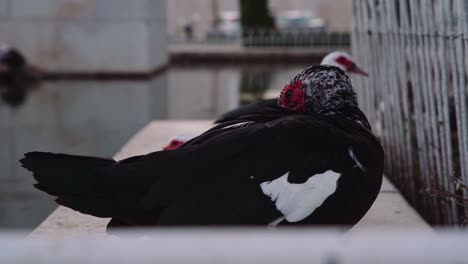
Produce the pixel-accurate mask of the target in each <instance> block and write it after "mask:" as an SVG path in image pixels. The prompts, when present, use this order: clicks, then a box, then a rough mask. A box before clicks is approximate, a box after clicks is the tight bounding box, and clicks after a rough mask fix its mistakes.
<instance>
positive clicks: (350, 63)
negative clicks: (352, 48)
mask: <svg viewBox="0 0 468 264" xmlns="http://www.w3.org/2000/svg"><path fill="white" fill-rule="evenodd" d="M320 64H321V65H331V66H335V67H338V68H340V69H341V70H343V71H344V72H346V73H354V74H360V75H364V76H368V74H367V72H365V71H364V70H362V69H361V68H360V67H359V66H358V65H357V64H356V62H355V61H354V59H353V57H351V55H349V54H348V53H347V52H344V51H334V52H331V53H329V54H328V55H327V56H325V57H324V58H323V59H322V62H321V63H320Z"/></svg>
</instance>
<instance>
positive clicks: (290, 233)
mask: <svg viewBox="0 0 468 264" xmlns="http://www.w3.org/2000/svg"><path fill="white" fill-rule="evenodd" d="M142 231H144V230H142ZM135 232H136V231H134V232H133V234H135ZM145 233H147V232H145ZM149 234H150V235H147V236H144V237H143V236H141V237H115V236H103V235H101V236H97V235H88V236H75V237H68V238H66V239H65V238H62V239H44V238H37V237H36V238H34V239H27V240H24V239H22V238H18V237H15V236H10V235H7V234H1V235H0V248H2V254H0V263H8V264H16V263H18V264H20V263H35V264H40V263H47V264H55V263H57V264H58V263H60V264H61V263H87V264H93V263H114V264H119V263H141V264H144V263H161V264H164V263H216V264H224V263H242V264H249V263H268V264H273V263H323V264H338V263H339V264H342V263H349V264H358V263H359V264H363V263H371V264H376V263H382V264H385V263H388V264H394V263H412V264H418V263H421V264H432V263H434V264H435V263H467V260H468V251H467V250H466V244H467V242H468V239H467V238H468V233H467V232H466V231H458V232H457V233H447V232H440V233H438V234H435V233H432V232H414V231H413V232H411V231H410V232H408V231H405V230H400V231H396V232H395V231H392V232H381V231H380V232H377V231H374V232H362V233H359V234H352V235H350V234H349V233H348V234H345V235H342V234H341V233H338V232H337V231H335V230H316V229H315V230H314V229H307V228H305V229H294V230H292V229H282V230H268V229H263V230H258V229H253V230H251V229H232V228H231V229H173V230H171V229H165V230H152V231H150V233H149Z"/></svg>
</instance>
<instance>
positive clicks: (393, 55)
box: [352, 0, 468, 224]
mask: <svg viewBox="0 0 468 264" xmlns="http://www.w3.org/2000/svg"><path fill="white" fill-rule="evenodd" d="M353 22H354V24H353V34H352V51H353V55H354V56H355V57H356V60H357V61H359V63H360V64H363V68H365V69H368V70H369V71H370V72H369V74H370V78H368V79H367V80H364V79H362V78H361V79H358V78H355V79H354V80H353V82H354V84H355V86H356V88H357V90H358V93H359V97H360V98H359V99H360V102H361V105H362V107H363V108H364V110H365V112H366V113H367V115H368V117H369V118H370V120H371V122H373V123H374V126H375V129H376V131H377V132H379V133H380V136H381V139H382V143H383V145H384V148H385V151H386V164H385V165H386V173H387V175H388V176H389V177H390V178H391V179H392V180H393V182H394V183H396V185H397V186H399V188H400V189H401V190H402V192H403V193H404V195H405V196H406V197H407V198H408V200H409V201H410V202H411V203H412V204H413V205H415V206H416V207H417V208H418V209H419V211H420V212H421V214H422V215H423V216H424V217H425V218H426V219H427V220H429V221H430V222H431V223H434V224H462V223H463V222H464V221H465V219H466V218H465V216H466V215H468V211H467V210H466V208H465V209H464V208H463V207H462V206H460V205H457V199H454V198H453V199H441V197H432V196H431V195H430V194H431V192H432V194H435V193H436V192H437V193H439V192H438V191H440V190H445V191H448V192H450V193H452V194H454V195H456V196H459V197H460V196H464V197H467V193H466V190H465V193H464V191H463V189H462V188H457V185H456V184H454V183H453V178H455V179H458V180H462V181H464V182H465V183H466V182H468V119H467V118H468V111H467V100H468V96H467V93H468V90H467V86H466V84H467V83H466V78H467V76H466V74H467V70H466V69H467V58H466V52H468V1H466V0H401V1H386V0H354V6H353ZM458 186H459V185H458ZM428 189H431V190H432V191H431V192H429V193H428V191H427V190H428Z"/></svg>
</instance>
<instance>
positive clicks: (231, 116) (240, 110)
mask: <svg viewBox="0 0 468 264" xmlns="http://www.w3.org/2000/svg"><path fill="white" fill-rule="evenodd" d="M276 105H278V98H274V99H261V100H258V101H255V102H253V103H250V104H246V105H242V106H239V107H237V108H234V109H232V110H230V111H228V112H226V113H224V114H222V115H221V117H219V118H218V119H216V120H215V124H219V123H224V122H229V121H233V120H237V119H239V118H241V117H243V116H246V115H250V114H253V113H256V112H259V111H261V110H263V109H265V108H268V107H274V106H276Z"/></svg>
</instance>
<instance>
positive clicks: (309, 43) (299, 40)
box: [170, 28, 351, 47]
mask: <svg viewBox="0 0 468 264" xmlns="http://www.w3.org/2000/svg"><path fill="white" fill-rule="evenodd" d="M238 34H239V35H237V34H236V35H228V34H224V33H210V34H207V36H206V37H205V38H198V39H197V38H193V39H187V37H185V36H180V35H179V36H171V38H170V41H171V43H174V44H178V43H184V44H185V43H192V44H204V43H209V44H239V45H240V44H242V45H243V46H246V47H315V46H333V47H349V46H350V45H351V35H350V33H349V32H331V31H314V30H308V29H282V30H275V29H265V28H258V29H248V30H244V31H243V32H242V33H241V32H239V33H238Z"/></svg>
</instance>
